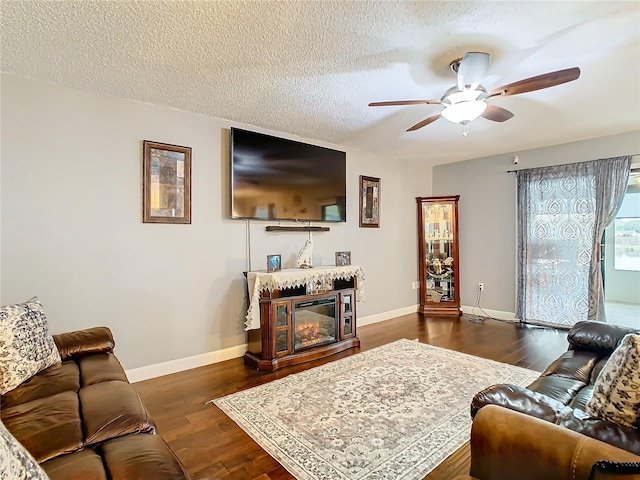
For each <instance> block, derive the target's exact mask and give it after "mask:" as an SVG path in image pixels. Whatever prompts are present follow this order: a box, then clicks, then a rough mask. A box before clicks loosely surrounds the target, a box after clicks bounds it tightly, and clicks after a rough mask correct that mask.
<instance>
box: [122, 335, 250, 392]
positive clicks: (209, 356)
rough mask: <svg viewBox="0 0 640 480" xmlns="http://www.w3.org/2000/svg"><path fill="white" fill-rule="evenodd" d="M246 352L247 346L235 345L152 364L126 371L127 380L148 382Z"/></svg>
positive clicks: (237, 356) (240, 355) (236, 356)
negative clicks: (151, 379)
mask: <svg viewBox="0 0 640 480" xmlns="http://www.w3.org/2000/svg"><path fill="white" fill-rule="evenodd" d="M246 351H247V345H246V344H244V343H243V344H242V345H236V346H234V347H229V348H224V349H222V350H215V351H213V352H207V353H201V354H199V355H193V356H191V357H184V358H177V359H175V360H169V361H168V362H161V363H154V364H152V365H146V366H144V367H139V368H133V369H131V370H127V371H126V374H127V378H128V379H129V381H130V382H131V383H135V382H141V381H143V380H149V379H150V378H156V377H162V376H163V375H169V374H171V373H177V372H183V371H185V370H191V369H192V368H198V367H204V366H205V365H211V364H212V363H218V362H224V361H225V360H231V359H232V358H239V357H242V356H243V355H244V352H246Z"/></svg>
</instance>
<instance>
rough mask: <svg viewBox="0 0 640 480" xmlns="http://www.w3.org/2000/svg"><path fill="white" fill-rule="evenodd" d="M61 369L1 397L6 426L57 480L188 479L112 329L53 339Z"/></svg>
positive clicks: (94, 329) (103, 328) (99, 329)
mask: <svg viewBox="0 0 640 480" xmlns="http://www.w3.org/2000/svg"><path fill="white" fill-rule="evenodd" d="M54 340H55V342H56V345H57V347H58V350H59V351H60V356H61V358H62V363H60V364H58V365H54V366H52V367H49V368H47V369H46V370H43V371H42V372H40V373H38V374H37V375H35V376H34V377H32V378H31V379H29V380H27V381H26V382H24V383H23V384H22V385H20V386H19V387H17V388H16V389H14V390H12V391H10V392H8V393H6V394H5V395H2V399H1V406H2V411H1V417H2V422H3V423H4V424H5V426H6V427H7V429H8V430H9V431H10V432H11V433H12V434H13V436H14V437H15V438H16V439H17V440H18V441H19V442H20V443H21V444H22V445H23V446H24V447H25V448H26V449H27V450H28V451H29V453H31V455H32V456H33V457H34V458H35V459H36V461H38V463H40V464H41V466H42V467H43V469H44V470H45V472H46V473H47V475H48V476H49V477H50V478H51V480H58V479H60V480H106V479H109V480H130V479H131V480H133V479H136V480H139V479H147V478H148V479H154V480H165V479H166V480H180V479H188V478H189V476H188V475H187V473H186V472H185V470H184V468H183V467H182V465H181V463H180V461H179V460H178V458H177V457H176V456H175V455H174V454H173V452H172V451H171V449H170V448H169V446H168V445H167V444H166V443H165V442H164V440H162V438H161V437H160V436H159V435H155V434H154V433H155V425H154V423H153V421H152V420H151V418H150V417H149V413H148V412H147V409H146V408H145V407H144V405H143V404H142V401H141V400H140V397H139V396H138V394H137V393H136V391H135V390H134V388H133V386H132V385H131V384H130V383H129V382H128V380H127V377H126V375H125V372H124V370H123V369H122V366H121V365H120V362H119V361H118V359H117V358H116V357H115V355H114V354H113V348H114V346H115V343H114V341H113V335H112V334H111V331H110V330H109V329H108V328H107V327H96V328H91V329H87V330H80V331H76V332H70V333H65V334H61V335H54Z"/></svg>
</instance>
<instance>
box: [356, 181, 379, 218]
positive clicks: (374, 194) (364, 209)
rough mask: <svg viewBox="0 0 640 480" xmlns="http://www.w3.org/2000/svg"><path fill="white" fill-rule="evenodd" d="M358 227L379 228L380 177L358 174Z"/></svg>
mask: <svg viewBox="0 0 640 480" xmlns="http://www.w3.org/2000/svg"><path fill="white" fill-rule="evenodd" d="M360 227H361V228H362V227H368V228H380V179H379V178H376V177H366V176H364V175H360Z"/></svg>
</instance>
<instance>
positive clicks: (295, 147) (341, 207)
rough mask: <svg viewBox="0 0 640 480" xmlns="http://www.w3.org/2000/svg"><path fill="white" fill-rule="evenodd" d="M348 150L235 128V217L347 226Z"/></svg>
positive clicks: (233, 172)
mask: <svg viewBox="0 0 640 480" xmlns="http://www.w3.org/2000/svg"><path fill="white" fill-rule="evenodd" d="M346 169H347V159H346V154H345V152H340V151H338V150H332V149H330V148H324V147H319V146H316V145H308V144H306V143H301V142H295V141H293V140H286V139H284V138H277V137H272V136H270V135H264V134H261V133H255V132H249V131H246V130H240V129H238V128H232V129H231V218H243V219H256V220H292V221H296V220H297V221H314V222H346V220H347V215H346V196H347V187H346Z"/></svg>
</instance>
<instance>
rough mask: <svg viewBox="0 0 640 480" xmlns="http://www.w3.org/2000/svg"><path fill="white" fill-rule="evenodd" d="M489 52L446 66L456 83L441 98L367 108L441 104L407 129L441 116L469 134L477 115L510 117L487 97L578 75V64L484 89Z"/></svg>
mask: <svg viewBox="0 0 640 480" xmlns="http://www.w3.org/2000/svg"><path fill="white" fill-rule="evenodd" d="M489 58H490V55H489V54H488V53H484V52H468V53H465V54H464V57H462V58H458V59H456V60H454V61H452V62H451V63H450V64H449V66H450V67H451V70H453V71H454V72H455V73H456V74H457V76H458V81H457V84H456V85H454V86H453V87H451V88H449V89H448V90H447V91H446V92H444V95H442V98H441V99H440V100H397V101H390V102H372V103H370V104H369V106H370V107H386V106H392V105H424V104H441V105H443V106H444V108H443V109H442V110H441V111H440V113H437V114H435V115H432V116H430V117H429V118H426V119H424V120H422V121H421V122H418V123H416V124H415V125H414V126H413V127H411V128H409V129H408V130H407V132H412V131H414V130H418V129H419V128H422V127H425V126H427V125H429V124H430V123H432V122H435V121H436V120H438V119H439V118H440V117H441V116H442V117H444V118H445V119H446V120H449V121H450V122H453V123H459V124H461V125H463V127H464V130H463V133H462V134H463V135H464V136H465V137H466V136H467V135H469V122H472V121H474V120H475V119H477V118H479V117H483V118H486V119H487V120H492V121H494V122H504V121H505V120H509V119H510V118H511V117H513V113H511V112H510V111H509V110H506V109H504V108H502V107H498V106H496V105H489V104H487V100H489V99H490V98H493V97H496V96H504V97H506V96H509V95H517V94H520V93H527V92H533V91H535V90H542V89H543V88H549V87H554V86H556V85H561V84H563V83H567V82H572V81H573V80H576V79H577V78H579V77H580V69H579V68H578V67H574V68H567V69H566V70H558V71H556V72H549V73H544V74H542V75H537V76H535V77H531V78H526V79H524V80H520V81H518V82H514V83H510V84H508V85H503V86H502V87H498V88H494V89H492V90H489V91H487V90H486V89H485V88H484V87H483V86H482V85H481V84H480V83H481V82H482V80H483V79H484V76H485V74H486V73H487V69H488V68H489Z"/></svg>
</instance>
